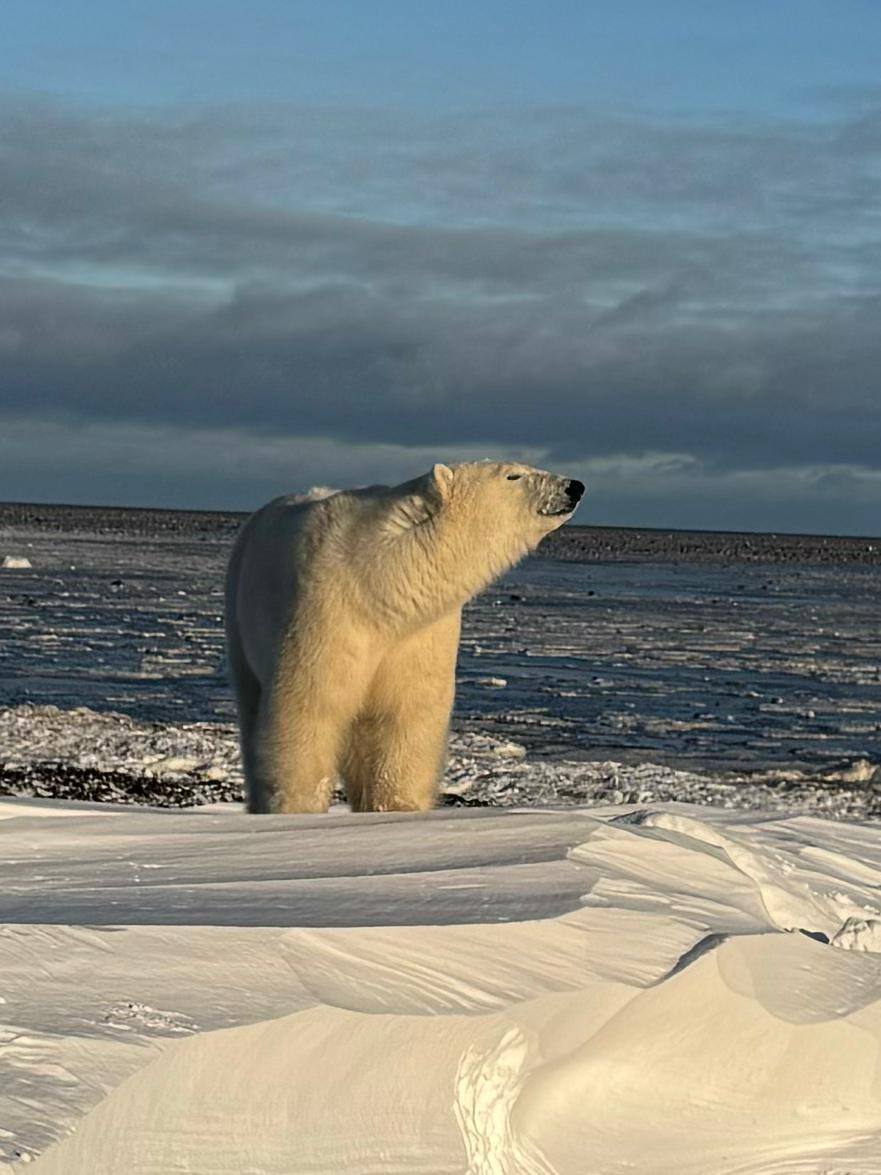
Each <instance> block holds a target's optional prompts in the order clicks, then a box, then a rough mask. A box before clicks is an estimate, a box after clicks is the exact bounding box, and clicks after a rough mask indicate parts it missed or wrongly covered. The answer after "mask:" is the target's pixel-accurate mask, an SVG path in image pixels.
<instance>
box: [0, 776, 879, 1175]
mask: <svg viewBox="0 0 881 1175" xmlns="http://www.w3.org/2000/svg"><path fill="white" fill-rule="evenodd" d="M521 762H522V760H515V761H513V766H517V764H518V763H521ZM0 838H2V846H0V922H2V930H0V998H2V1001H3V1002H2V1003H0V1021H2V1026H0V1071H2V1072H3V1080H2V1081H0V1156H2V1159H3V1160H5V1161H6V1162H7V1163H12V1169H13V1170H16V1171H18V1170H22V1171H24V1170H27V1171H28V1172H29V1173H30V1172H34V1173H37V1175H62V1173H63V1175H80V1173H81V1175H87V1173H88V1175H119V1173H120V1172H122V1171H128V1172H131V1173H132V1175H160V1173H161V1175H174V1173H178V1172H190V1173H192V1172H199V1173H200V1175H233V1173H236V1175H241V1173H244V1172H249V1173H253V1175H282V1173H284V1175H297V1173H303V1175H306V1173H308V1175H339V1173H341V1172H357V1173H364V1175H405V1173H406V1175H454V1173H455V1175H462V1173H463V1172H467V1173H468V1175H584V1173H585V1172H587V1171H589V1172H591V1175H605V1173H609V1175H611V1173H613V1172H621V1171H625V1170H626V1171H628V1172H631V1173H644V1175H674V1173H676V1175H688V1173H694V1175H708V1173H712V1175H721V1173H724V1172H730V1173H731V1175H734V1173H738V1175H740V1173H746V1172H754V1173H757V1175H758V1173H759V1172H761V1173H762V1175H773V1173H775V1172H779V1173H781V1175H782V1173H783V1172H786V1173H787V1175H792V1173H804V1175H808V1173H810V1175H820V1173H821V1172H824V1173H827V1175H829V1173H833V1172H834V1173H836V1175H840V1173H843V1172H848V1173H851V1175H855V1173H860V1175H867V1173H870V1172H871V1173H875V1175H877V1173H878V1172H881V1077H879V1070H878V1057H879V1055H881V1053H879V1050H881V933H879V927H881V898H879V892H881V890H879V887H881V835H879V830H878V826H877V825H871V824H867V823H855V822H852V823H847V822H843V821H839V822H832V821H825V820H821V819H816V818H813V817H808V816H792V815H785V814H781V813H771V812H764V813H762V812H742V811H741V812H735V811H730V810H727V811H726V810H723V809H721V808H711V807H699V806H695V805H688V804H676V803H652V804H650V805H647V806H646V805H642V806H640V805H635V804H629V805H616V806H605V807H599V808H593V809H590V810H588V809H584V808H577V807H569V808H567V809H543V810H535V809H530V810H517V809H487V808H485V809H478V808H471V809H465V808H449V809H442V810H438V811H436V812H434V813H431V814H429V815H414V814H399V815H389V814H384V815H379V814H376V815H355V814H351V813H349V812H348V811H347V810H346V809H345V808H342V807H339V808H336V809H334V810H332V811H331V813H330V814H328V815H326V816H301V817H296V816H290V817H284V816H279V817H265V816H264V817H252V816H248V815H246V814H245V813H244V812H242V810H241V809H240V807H239V806H237V805H233V804H215V805H212V806H210V807H205V808H197V809H191V810H185V811H181V810H177V811H172V810H168V809H165V810H158V809H155V808H149V807H146V806H141V807H136V806H122V805H113V804H106V805H101V804H89V805H78V804H76V803H73V802H68V803H66V804H61V803H59V802H58V801H54V800H39V799H14V798H9V799H0ZM16 1160H17V1161H16Z"/></svg>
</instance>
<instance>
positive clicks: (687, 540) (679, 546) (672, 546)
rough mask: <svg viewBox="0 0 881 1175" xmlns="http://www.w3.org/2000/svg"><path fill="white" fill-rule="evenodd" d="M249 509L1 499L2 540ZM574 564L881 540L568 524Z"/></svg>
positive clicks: (837, 549) (861, 555) (229, 526)
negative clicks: (163, 507) (11, 537)
mask: <svg viewBox="0 0 881 1175" xmlns="http://www.w3.org/2000/svg"><path fill="white" fill-rule="evenodd" d="M247 517H248V511H221V510H217V511H214V510H171V509H159V508H155V507H143V506H68V505H52V504H41V503H27V502H0V538H2V537H3V536H4V535H10V536H19V535H22V534H26V533H38V534H52V533H55V534H91V535H115V534H118V535H128V536H140V537H155V538H168V537H172V536H179V537H180V538H189V539H196V540H197V541H199V540H203V541H204V540H216V541H222V540H224V539H232V537H233V536H234V535H235V534H236V532H237V531H238V529H239V527H240V526H241V525H242V523H243V522H244V520H245V519H246V518H247ZM535 554H536V556H537V557H539V558H543V559H558V560H561V561H563V562H567V563H609V562H654V563H772V564H773V563H805V564H824V565H825V564H839V565H850V566H852V565H863V566H879V565H881V537H879V538H875V537H872V536H856V535H808V534H778V533H773V532H769V533H762V532H751V531H707V530H676V529H667V530H662V529H657V528H653V527H624V526H579V525H568V526H564V527H562V528H561V529H560V530H558V531H555V532H554V533H553V534H551V535H549V536H548V537H547V538H546V539H545V540H544V541H543V542H542V543H541V545H540V547H539V548H538V549H537V551H536V552H535Z"/></svg>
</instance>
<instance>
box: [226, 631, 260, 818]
mask: <svg viewBox="0 0 881 1175" xmlns="http://www.w3.org/2000/svg"><path fill="white" fill-rule="evenodd" d="M227 657H228V661H229V673H230V678H231V680H232V685H233V690H234V691H235V696H236V710H237V712H238V718H239V747H240V748H241V755H242V772H243V774H244V776H245V795H246V797H247V802H248V811H249V812H268V811H269V807H268V806H267V805H268V797H267V796H266V794H265V789H264V787H263V786H262V783H261V779H260V772H259V765H258V758H257V721H258V716H259V714H260V682H259V681H258V680H257V677H256V676H255V674H254V672H253V670H252V669H251V666H250V665H249V664H248V662H247V660H246V659H245V654H244V652H243V651H242V649H241V647H240V645H239V643H238V639H237V637H236V635H235V634H234V633H230V634H228V636H227Z"/></svg>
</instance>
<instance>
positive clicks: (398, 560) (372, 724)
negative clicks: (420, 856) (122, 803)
mask: <svg viewBox="0 0 881 1175" xmlns="http://www.w3.org/2000/svg"><path fill="white" fill-rule="evenodd" d="M568 485H569V482H568V480H567V479H566V478H561V477H556V476H555V475H553V474H550V473H545V472H543V471H541V470H535V469H530V468H529V467H527V466H523V465H518V464H514V463H496V462H470V463H467V464H462V465H457V466H454V467H452V468H449V467H448V466H446V465H436V466H435V467H434V469H432V471H431V472H430V473H428V474H426V475H425V476H423V477H419V478H416V479H415V480H414V481H410V482H406V483H405V484H403V485H399V486H395V487H393V488H389V487H387V486H371V487H369V488H367V489H360V490H346V491H343V492H340V493H335V494H331V495H330V496H328V497H324V498H322V499H320V500H315V501H303V500H302V499H301V498H297V497H295V496H290V497H286V498H277V499H276V500H275V501H273V502H270V503H269V504H268V505H267V506H264V507H263V509H262V510H258V511H257V513H256V514H254V515H252V516H251V518H249V519H248V521H247V522H246V523H245V526H244V528H243V529H242V532H241V534H240V536H239V538H238V541H237V543H236V545H235V548H234V550H233V554H232V557H231V559H230V564H229V572H228V576H227V595H226V628H227V646H228V653H229V663H230V669H231V673H232V679H233V684H234V687H235V691H236V698H237V702H238V709H239V726H240V732H241V744H242V758H243V763H244V771H245V779H246V785H247V794H248V806H249V809H250V810H251V811H252V812H323V811H325V810H326V809H327V806H328V803H329V801H330V795H331V791H332V788H333V784H334V781H335V779H336V778H337V776H338V775H339V776H342V779H343V781H344V783H345V786H346V791H347V795H348V798H349V802H350V804H351V806H352V807H353V808H354V809H356V810H360V811H393V810H400V809H410V810H412V809H426V808H430V807H431V806H432V804H433V802H434V799H435V796H436V792H437V785H438V780H439V778H440V775H441V772H442V770H443V767H444V761H445V755H446V742H447V727H448V723H449V716H450V710H451V708H452V705H453V693H454V687H455V666H456V653H457V649H458V642H459V624H460V617H461V611H462V605H463V604H464V603H465V602H466V601H467V600H469V599H470V598H471V597H472V596H474V595H476V593H477V592H479V591H480V590H481V589H482V588H484V587H485V586H486V585H487V584H488V583H489V582H490V581H491V580H492V579H494V578H495V577H496V576H497V575H499V574H500V573H501V572H503V571H505V570H506V569H507V568H509V567H511V566H513V564H514V563H516V562H517V560H518V559H520V558H521V557H522V556H523V555H524V554H526V552H527V551H528V550H530V549H531V548H533V547H535V546H536V545H537V544H538V543H539V541H540V540H541V539H542V538H543V536H544V535H546V534H547V533H548V532H549V531H551V530H554V529H555V528H556V527H557V526H559V525H560V524H561V523H562V522H565V520H566V518H567V517H569V515H570V514H571V512H572V509H574V505H573V503H572V501H571V499H570V498H569V497H567V486H568Z"/></svg>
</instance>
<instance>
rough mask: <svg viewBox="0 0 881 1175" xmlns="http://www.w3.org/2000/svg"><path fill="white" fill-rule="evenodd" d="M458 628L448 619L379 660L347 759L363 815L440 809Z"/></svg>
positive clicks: (354, 799) (455, 618)
mask: <svg viewBox="0 0 881 1175" xmlns="http://www.w3.org/2000/svg"><path fill="white" fill-rule="evenodd" d="M459 626H460V617H459V613H458V612H456V613H454V614H452V615H449V616H446V617H444V618H443V619H442V620H439V621H436V622H435V623H433V624H431V625H429V626H426V627H425V628H424V629H421V630H420V631H419V632H417V633H415V634H413V635H411V636H409V637H407V638H406V639H405V640H402V641H400V642H399V643H398V644H397V645H395V646H394V647H393V648H392V649H390V650H389V651H388V652H387V653H386V655H385V657H384V658H383V659H382V661H381V662H380V664H379V666H378V668H377V670H376V673H375V675H374V677H373V680H372V682H371V683H370V686H369V688H368V691H367V695H366V698H365V708H364V710H363V711H362V712H361V714H360V715H359V718H358V721H357V722H356V723H355V724H354V726H353V727H352V730H351V733H350V741H349V745H348V747H347V748H346V754H345V758H344V760H343V775H344V777H345V780H346V784H347V790H348V792H349V802H350V803H351V805H352V807H353V808H355V809H356V810H360V811H362V812H412V811H425V810H427V809H429V808H431V807H433V806H434V802H435V799H436V798H437V789H438V783H439V781H440V777H441V775H442V774H443V770H444V767H445V765H446V756H447V733H448V729H449V721H450V711H451V710H452V707H453V696H454V693H455V670H456V653H457V651H458V645H459Z"/></svg>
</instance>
